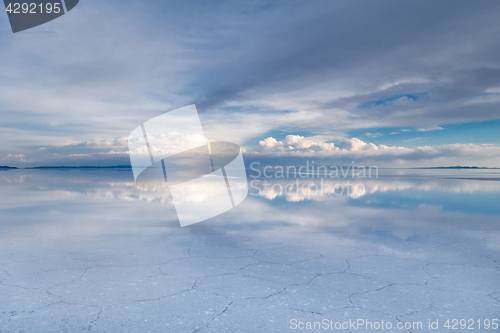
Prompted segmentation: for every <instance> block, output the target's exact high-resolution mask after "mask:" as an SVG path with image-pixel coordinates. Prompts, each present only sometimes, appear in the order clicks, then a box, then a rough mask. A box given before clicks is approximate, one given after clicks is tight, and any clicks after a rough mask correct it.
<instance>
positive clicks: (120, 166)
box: [0, 165, 500, 170]
mask: <svg viewBox="0 0 500 333" xmlns="http://www.w3.org/2000/svg"><path fill="white" fill-rule="evenodd" d="M131 168H132V166H130V165H110V166H90V165H82V166H64V165H60V166H36V167H28V168H18V167H11V166H6V165H5V166H0V170H9V169H131ZM380 169H384V168H380ZM409 169H474V170H476V169H492V170H498V169H500V168H496V167H495V168H489V167H478V166H460V165H457V166H447V167H445V166H439V167H420V168H409Z"/></svg>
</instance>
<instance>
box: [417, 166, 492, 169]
mask: <svg viewBox="0 0 500 333" xmlns="http://www.w3.org/2000/svg"><path fill="white" fill-rule="evenodd" d="M412 169H500V168H488V167H477V166H459V165H457V166H448V167H445V166H440V167H422V168H412Z"/></svg>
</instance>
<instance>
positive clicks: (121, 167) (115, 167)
mask: <svg viewBox="0 0 500 333" xmlns="http://www.w3.org/2000/svg"><path fill="white" fill-rule="evenodd" d="M131 168H132V167H131V166H130V165H110V166H90V165H83V166H64V165H61V166H37V167H28V168H17V167H10V166H0V170H1V169H3V170H8V169H131Z"/></svg>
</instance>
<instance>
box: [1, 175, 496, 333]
mask: <svg viewBox="0 0 500 333" xmlns="http://www.w3.org/2000/svg"><path fill="white" fill-rule="evenodd" d="M499 179H500V172H498V170H496V171H495V170H404V169H392V170H390V169H386V170H382V169H381V170H380V173H379V176H378V177H371V178H363V179H359V178H352V177H351V178H345V177H340V178H335V179H332V178H330V177H326V178H325V177H323V178H301V177H298V178H297V177H290V178H285V179H284V178H269V179H268V178H265V177H260V178H254V177H252V173H251V172H249V183H250V184H251V185H250V193H249V195H248V197H247V199H246V200H245V201H244V202H243V203H242V204H240V205H239V206H237V207H236V208H234V209H232V210H230V211H228V212H226V213H224V214H222V215H220V216H217V217H214V218H212V219H210V220H207V221H204V222H202V223H199V224H195V225H192V226H189V227H185V228H181V227H180V226H179V223H178V221H177V216H176V212H175V207H174V205H173V204H172V200H171V198H170V194H169V193H168V191H167V192H165V191H160V190H156V189H154V188H151V189H137V188H136V187H135V184H134V180H133V177H132V175H131V172H130V170H126V169H125V170H112V169H106V170H99V169H96V170H9V171H2V172H0V198H1V200H0V211H1V213H0V216H1V217H0V331H1V332H61V331H69V332H84V331H85V332H87V331H91V332H94V331H95V332H149V331H151V332H224V331H227V332H296V331H300V330H301V328H302V327H304V330H306V328H308V325H310V327H312V328H313V329H309V330H307V331H309V332H311V331H325V330H326V329H328V330H330V331H332V330H338V331H344V332H348V331H349V332H372V331H374V330H375V329H377V328H376V327H377V325H378V326H379V329H378V330H380V331H384V332H427V331H429V332H431V331H432V332H436V331H438V332H445V331H448V328H447V327H446V325H447V322H448V325H449V328H450V330H451V328H452V327H453V324H454V323H455V322H454V321H453V320H454V319H456V320H457V322H456V323H457V324H456V326H455V327H456V328H458V329H459V330H460V329H461V325H462V324H463V321H462V322H460V320H461V319H464V320H465V321H466V326H467V327H469V328H470V327H473V328H474V330H475V331H476V332H494V331H496V330H497V329H494V327H495V326H494V323H495V321H494V319H500V218H499V216H500V208H499V207H500V205H499V204H498V203H499V202H500V181H498V180H499ZM347 181H349V184H350V187H349V186H347V185H346V183H347ZM252 182H253V183H252ZM266 184H267V185H266ZM341 188H344V191H342V192H341V191H340V190H341ZM193 200H196V198H193ZM448 320H449V321H448ZM471 320H472V321H471ZM382 321H383V323H384V324H381V322H382ZM496 322H497V323H498V320H497V321H496ZM353 323H355V325H354V324H353ZM389 323H390V327H389ZM430 323H431V324H432V325H431V327H430V326H429V325H430ZM315 325H316V326H315ZM346 325H347V326H346ZM370 325H371V326H370ZM374 325H375V327H373V326H374ZM380 325H383V326H382V327H380ZM398 325H399V326H398ZM405 325H406V328H404V326H405ZM436 325H437V327H438V329H434V328H435V327H436ZM409 326H411V327H409ZM314 327H316V329H314ZM462 329H463V328H462Z"/></svg>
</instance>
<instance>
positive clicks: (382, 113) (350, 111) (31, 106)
mask: <svg viewBox="0 0 500 333" xmlns="http://www.w3.org/2000/svg"><path fill="white" fill-rule="evenodd" d="M499 13H500V3H499V2H493V1H492V2H481V3H480V4H477V3H472V2H470V3H467V2H464V3H462V4H461V5H460V6H457V5H456V4H455V2H453V1H441V2H434V1H418V2H399V1H381V2H377V3H375V2H372V1H356V2H332V1H319V2H315V3H312V2H307V1H305V2H293V5H291V4H290V2H289V1H280V0H277V1H273V2H267V1H259V0H258V1H251V2H241V1H227V2H218V1H206V2H203V3H196V4H194V3H190V2H173V1H163V0H161V1H160V0H153V1H148V5H147V8H145V7H144V5H143V3H142V2H133V1H131V2H123V1H117V0H110V1H106V2H103V1H97V0H88V1H86V2H85V4H84V5H83V4H82V5H80V6H79V7H78V10H75V11H72V12H71V15H67V16H65V17H63V18H62V19H60V20H54V21H52V22H49V23H47V24H45V25H44V26H43V27H40V28H35V29H41V30H51V31H54V32H55V33H54V34H29V33H24V34H23V33H19V34H15V35H10V34H0V42H1V43H2V48H1V50H0V56H1V57H2V59H3V61H2V63H1V64H0V73H1V74H0V82H1V83H0V105H1V108H0V115H1V120H0V128H1V131H0V137H1V138H2V139H3V142H7V143H8V145H7V146H8V147H9V149H14V150H15V152H16V154H25V155H26V156H28V155H29V154H32V153H33V152H32V151H29V149H30V147H34V146H56V145H58V146H61V145H68V144H71V143H75V145H74V146H71V148H74V149H75V151H73V152H72V154H89V152H85V151H84V152H82V151H80V150H82V149H83V148H84V147H81V146H76V145H77V143H79V142H86V141H91V140H93V139H94V138H103V140H114V138H118V137H126V136H127V135H128V134H129V133H130V132H131V130H133V129H134V128H135V127H136V126H137V125H138V124H140V123H142V122H144V121H145V120H148V119H151V118H153V117H154V116H157V115H159V114H161V113H163V112H166V111H169V110H173V109H175V108H177V107H182V106H185V105H189V104H193V103H196V104H197V106H198V109H199V111H200V112H201V113H202V116H203V117H202V121H206V124H207V126H206V127H205V129H206V132H207V136H209V137H210V138H213V139H215V140H220V139H223V140H226V141H231V142H237V143H243V142H246V141H247V140H250V139H255V138H262V137H263V136H264V135H265V134H266V133H269V132H272V131H273V130H288V129H289V128H293V129H294V130H296V129H301V130H302V132H310V133H313V134H314V135H316V136H328V137H331V138H336V139H338V138H342V137H346V136H347V133H348V132H349V131H351V130H353V129H369V128H381V127H394V128H406V127H412V128H420V129H426V130H427V129H431V128H439V126H444V125H445V124H452V123H463V122H472V121H481V120H490V119H499V115H498V108H499V107H500V93H499V91H498V87H500V58H499V57H498V54H499V53H500V40H499V39H498V38H497V36H498V35H499V33H500V25H498V23H497V21H498V14H499ZM89 22H92V24H89ZM1 24H4V28H3V30H8V27H7V26H6V25H7V21H5V20H4V21H3V23H1ZM33 31H35V30H33ZM374 101H375V102H376V103H375V105H376V107H368V108H362V107H359V106H360V105H363V104H364V103H370V102H374ZM204 126H205V124H204ZM289 132H290V133H291V132H293V131H289ZM295 133H297V132H295ZM473 139H474V138H470V140H468V141H471V142H473ZM325 144H326V142H319V143H315V144H311V145H310V146H309V147H308V148H307V149H309V150H312V151H315V150H319V151H322V150H323V149H326V148H324V147H328V145H326V146H324V145H325ZM294 145H295V144H292V145H291V146H292V147H295V146H294ZM27 147H28V148H27ZM87 148H88V147H87ZM282 149H284V150H289V149H288V147H285V146H283V147H282ZM304 149H305V148H304ZM115 151H121V150H115ZM8 153H11V150H9V151H6V150H5V148H0V154H1V155H2V156H3V155H6V154H8ZM101 153H104V152H101ZM30 156H31V155H30ZM53 156H54V155H53V152H52V151H50V149H47V150H46V151H45V154H41V153H40V152H39V153H38V154H37V155H36V161H37V163H38V164H43V163H48V162H49V161H52V159H53ZM30 159H31V157H30Z"/></svg>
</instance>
